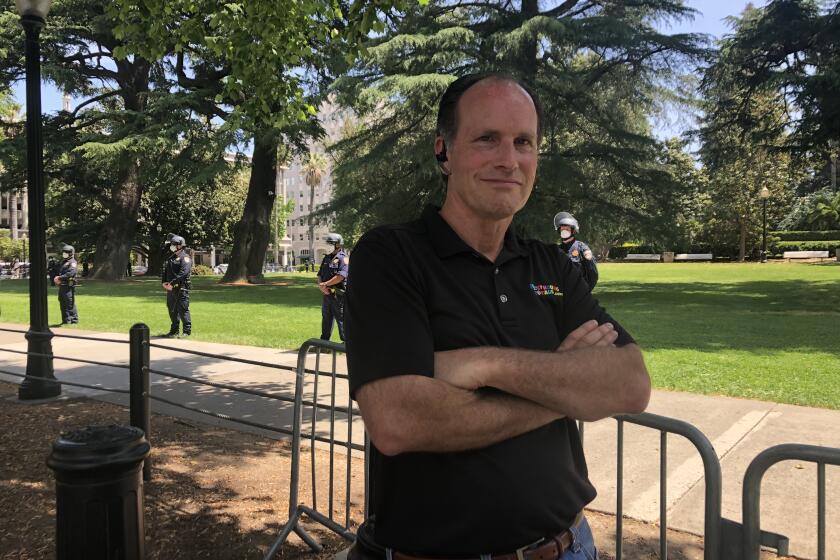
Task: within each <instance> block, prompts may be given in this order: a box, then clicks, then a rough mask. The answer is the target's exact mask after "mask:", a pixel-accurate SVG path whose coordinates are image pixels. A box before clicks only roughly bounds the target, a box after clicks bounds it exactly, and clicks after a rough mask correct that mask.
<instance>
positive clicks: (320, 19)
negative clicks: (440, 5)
mask: <svg viewBox="0 0 840 560" xmlns="http://www.w3.org/2000/svg"><path fill="white" fill-rule="evenodd" d="M402 4H403V2H400V1H377V2H365V1H361V0H354V1H351V2H339V1H337V0H304V1H296V2H272V1H267V0H254V1H250V0H249V1H247V2H246V1H244V0H240V1H229V2H225V3H223V4H220V3H218V2H216V1H215V0H144V1H138V0H117V1H115V2H110V3H107V4H106V12H107V13H108V14H109V15H110V16H111V17H113V18H114V20H116V21H117V22H118V23H117V25H116V29H115V35H116V37H117V38H119V39H120V40H124V41H126V43H127V44H126V45H121V46H119V47H118V48H117V49H116V51H115V55H116V56H117V57H119V58H122V59H125V58H127V57H129V55H131V54H133V53H140V54H142V55H143V56H145V57H147V58H149V59H150V60H157V59H160V58H163V57H165V56H168V55H171V54H173V53H174V54H175V55H176V56H183V55H184V54H186V56H187V57H189V58H192V59H193V60H192V64H191V66H193V67H194V69H195V70H196V72H197V74H202V75H205V76H206V75H209V74H213V75H215V76H216V79H215V80H214V81H216V82H218V83H217V84H213V85H212V86H211V87H212V89H213V90H214V91H215V92H216V94H215V98H214V99H213V102H214V103H218V104H224V105H227V106H228V107H230V108H231V111H232V112H231V114H230V115H228V116H227V120H228V123H229V126H231V127H232V128H239V127H242V128H245V129H247V130H250V131H252V132H253V131H256V130H259V129H263V128H265V127H266V125H268V126H273V127H275V128H278V129H282V128H284V127H287V126H289V125H294V124H295V123H298V122H300V121H306V120H309V119H310V118H311V117H312V116H313V115H315V113H316V105H315V104H313V102H312V100H311V99H309V96H308V93H307V90H308V89H309V86H308V84H307V82H306V79H307V75H306V74H307V73H306V72H301V69H314V70H315V73H316V75H317V73H318V72H323V73H329V72H330V71H335V70H336V69H340V68H342V67H344V66H346V64H347V60H350V61H352V60H353V59H354V58H355V56H356V55H357V53H358V52H359V45H360V42H361V40H362V39H363V38H364V37H366V36H367V35H368V34H369V33H371V32H379V31H381V29H382V25H381V23H380V22H379V17H380V14H381V13H382V12H383V11H388V10H389V9H390V8H391V7H392V6H399V5H402ZM181 60H182V61H183V58H182V59H181ZM188 65H189V64H188ZM202 67H204V68H202ZM182 69H183V66H182ZM208 69H209V70H210V71H209V72H204V71H205V70H208Z"/></svg>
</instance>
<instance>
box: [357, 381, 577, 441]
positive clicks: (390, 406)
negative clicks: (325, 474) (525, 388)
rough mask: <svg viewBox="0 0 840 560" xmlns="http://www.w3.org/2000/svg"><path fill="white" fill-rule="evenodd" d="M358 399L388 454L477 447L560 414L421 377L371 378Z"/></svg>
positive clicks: (373, 435) (369, 426)
mask: <svg viewBox="0 0 840 560" xmlns="http://www.w3.org/2000/svg"><path fill="white" fill-rule="evenodd" d="M356 399H357V401H358V403H359V408H360V409H361V411H362V416H363V418H364V420H365V425H366V427H367V429H368V433H369V434H370V436H371V439H372V440H373V442H374V444H375V445H376V447H377V449H379V450H380V451H381V452H382V453H384V454H386V455H396V454H398V453H406V452H412V451H415V452H416V451H427V452H447V451H463V450H467V449H478V448H482V447H487V446H489V445H493V444H494V443H498V442H500V441H504V440H506V439H510V438H512V437H515V436H517V435H520V434H523V433H525V432H529V431H531V430H534V429H536V428H539V427H541V426H544V425H545V424H548V423H549V422H551V421H553V420H556V419H558V418H561V417H562V416H561V415H559V414H557V413H554V412H552V411H550V410H548V409H546V408H545V407H543V406H540V405H538V404H536V403H533V402H530V401H528V400H525V399H522V398H519V397H515V396H512V395H505V394H498V393H493V394H484V393H480V392H478V393H477V392H474V391H467V390H464V389H459V388H457V387H454V386H452V385H449V384H448V383H445V382H442V381H439V380H436V379H432V378H428V377H423V376H419V375H401V376H397V377H391V378H387V379H381V380H378V381H374V382H371V383H369V384H367V385H365V386H363V387H361V388H360V389H359V390H358V391H357V395H356Z"/></svg>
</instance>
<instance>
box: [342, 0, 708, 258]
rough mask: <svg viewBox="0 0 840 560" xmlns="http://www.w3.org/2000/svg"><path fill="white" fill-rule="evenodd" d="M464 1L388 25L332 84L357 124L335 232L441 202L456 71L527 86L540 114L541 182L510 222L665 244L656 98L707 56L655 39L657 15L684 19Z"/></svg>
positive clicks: (668, 182)
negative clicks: (442, 121)
mask: <svg viewBox="0 0 840 560" xmlns="http://www.w3.org/2000/svg"><path fill="white" fill-rule="evenodd" d="M543 4H546V5H544V6H542V8H541V6H540V3H538V2H521V3H509V2H490V3H485V4H464V5H462V4H458V3H452V2H444V1H431V2H429V5H428V6H427V7H419V6H412V7H410V8H408V9H406V10H405V11H404V13H403V14H402V17H399V18H393V19H389V20H388V21H387V26H386V29H385V30H384V32H383V33H382V34H380V35H377V36H375V37H374V38H372V39H371V41H370V43H369V44H368V45H367V49H366V54H365V56H364V57H363V59H362V61H361V62H360V63H359V64H357V65H356V67H354V69H353V71H351V72H350V73H349V74H348V75H347V76H345V77H343V78H341V79H340V80H338V81H337V83H336V85H335V87H334V90H335V91H336V95H337V100H338V102H339V103H340V104H342V105H343V106H345V107H350V108H352V109H353V110H354V111H355V112H356V114H357V115H359V119H360V121H359V123H358V124H357V125H356V126H355V127H353V128H351V129H350V130H348V131H347V132H348V134H347V135H346V137H345V138H344V139H343V140H342V141H341V142H339V143H337V144H336V145H335V146H334V148H333V153H334V155H335V157H336V161H337V167H336V168H335V169H334V170H333V177H334V184H335V188H334V195H335V196H334V203H333V207H332V208H333V209H334V210H335V211H336V222H337V225H338V229H339V230H340V231H342V232H345V233H347V236H348V238H349V239H350V240H352V239H353V238H355V237H356V236H357V235H358V233H359V232H360V231H364V230H366V229H369V228H370V227H372V226H375V225H378V224H381V223H389V222H390V223H393V222H398V221H403V220H406V219H410V218H412V217H414V216H416V214H417V211H418V209H419V208H420V207H422V206H423V205H424V204H426V203H437V204H440V203H441V202H442V200H443V194H444V187H443V185H442V184H441V181H440V179H439V177H440V172H439V170H438V168H437V166H436V164H435V161H434V158H433V157H432V144H433V141H434V134H433V131H434V127H435V122H434V121H435V116H436V110H437V102H438V99H439V97H440V95H441V94H442V92H443V91H444V89H445V88H446V87H447V86H448V84H449V83H451V82H452V81H453V80H454V79H455V78H456V77H457V76H460V75H464V74H467V73H470V72H476V71H484V70H501V71H506V72H509V73H511V74H513V75H515V76H518V77H520V78H522V79H523V80H524V81H525V82H526V83H528V84H529V85H531V86H532V87H533V88H534V90H535V91H536V92H537V94H538V95H539V97H540V98H541V100H542V102H543V105H544V109H545V122H544V123H543V124H544V126H543V128H544V133H545V134H544V139H543V143H542V145H541V147H540V148H541V160H540V166H539V176H538V178H537V183H536V184H537V188H536V189H535V191H534V193H533V194H532V196H531V200H530V202H529V204H528V205H527V206H526V207H525V208H524V209H523V211H522V212H520V213H519V214H518V215H517V218H516V222H515V225H516V228H517V229H518V231H520V232H521V233H523V234H524V235H527V236H534V237H540V238H543V239H554V237H555V235H556V234H555V232H554V231H553V228H552V225H551V215H553V213H554V212H556V211H558V210H561V209H562V210H568V211H571V212H573V213H574V214H575V215H576V217H577V218H578V220H579V221H580V222H581V224H582V225H583V227H584V229H585V231H586V232H587V234H586V235H588V236H590V237H598V238H599V239H598V240H596V241H597V242H598V243H599V244H606V245H609V244H611V243H615V242H620V241H623V240H625V239H628V238H631V239H632V238H638V237H639V236H640V234H646V235H649V236H650V237H652V238H660V237H666V236H668V235H669V231H668V230H670V229H671V228H672V224H673V222H674V215H675V213H676V212H677V211H678V210H677V206H678V202H679V200H680V199H681V193H682V192H684V191H685V190H690V189H691V188H692V186H691V185H687V184H684V183H683V182H681V181H680V180H678V176H679V174H680V173H681V171H682V169H681V168H680V169H678V168H679V167H680V166H679V164H678V163H676V162H673V165H670V164H664V165H663V162H664V161H665V160H667V159H668V156H669V154H668V153H667V152H668V150H667V148H665V146H663V145H661V144H659V143H658V142H657V141H655V140H654V139H653V138H652V136H651V134H650V128H651V127H650V125H649V123H648V121H647V117H648V115H650V114H651V113H652V112H653V111H654V110H655V109H656V107H657V103H659V102H660V101H661V100H662V97H660V92H661V91H662V89H663V88H666V87H667V86H668V85H669V84H671V83H672V81H673V80H676V79H677V78H678V77H679V75H678V73H679V69H681V68H684V66H683V65H684V64H685V63H686V62H687V61H690V60H696V58H697V57H700V56H702V55H704V54H705V51H704V49H703V48H702V44H701V39H700V37H698V36H694V35H677V36H667V35H663V34H660V33H658V32H656V30H655V29H654V26H653V21H654V20H663V19H665V20H667V19H679V18H686V17H690V15H691V11H690V10H689V9H687V8H685V7H683V6H681V5H679V4H676V3H672V2H665V1H656V0H652V1H646V2H642V3H638V4H627V3H623V2H622V3H619V2H599V3H584V2H574V1H573V2H564V3H562V4H555V5H552V6H548V5H547V4H548V3H543Z"/></svg>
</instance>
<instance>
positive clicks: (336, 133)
mask: <svg viewBox="0 0 840 560" xmlns="http://www.w3.org/2000/svg"><path fill="white" fill-rule="evenodd" d="M319 116H320V118H321V125H322V126H323V127H324V131H325V132H326V138H327V140H326V141H327V142H328V143H329V142H335V141H337V140H339V139H340V138H341V134H342V129H343V127H344V125H345V122H347V119H348V118H349V116H348V114H347V113H346V112H345V111H341V110H339V109H338V108H337V107H335V106H334V105H331V104H329V103H326V104H324V105H323V106H322V107H321V111H320V115H319ZM310 150H311V151H312V152H314V153H317V154H320V155H322V156H323V157H324V161H325V162H326V164H325V169H324V170H323V173H322V175H321V183H320V184H319V185H317V186H315V197H314V204H310V196H311V194H312V193H311V187H310V186H309V185H307V184H306V179H305V176H304V173H303V166H304V163H305V160H302V159H296V160H295V161H293V162H292V163H291V164H290V165H289V167H288V169H285V170H284V171H283V173H282V175H283V177H282V183H283V190H284V195H283V196H284V199H285V200H293V201H294V203H295V206H294V210H293V211H292V213H291V214H290V215H289V216H288V219H287V220H286V239H284V240H283V241H281V242H280V248H281V252H283V250H285V253H286V260H285V261H284V262H283V264H301V263H302V262H304V261H307V260H309V259H310V257H312V260H313V261H314V262H315V264H316V265H317V264H319V263H320V262H321V259H322V258H324V255H325V254H326V253H329V252H331V251H332V247H331V246H329V245H327V243H326V241H325V238H326V236H327V234H328V233H330V232H332V231H334V229H333V226H334V222H333V219H332V217H327V218H324V217H319V218H314V220H315V228H314V239H313V243H312V248H313V250H314V253H315V254H314V255H310V254H309V221H308V219H309V214H310V213H311V212H313V211H317V210H318V209H319V208H321V207H322V206H324V205H325V204H328V203H329V202H331V201H332V197H333V181H332V160H331V158H330V157H329V156H328V155H327V154H326V149H325V146H324V145H323V144H320V143H319V144H312V145H310ZM278 190H279V189H278Z"/></svg>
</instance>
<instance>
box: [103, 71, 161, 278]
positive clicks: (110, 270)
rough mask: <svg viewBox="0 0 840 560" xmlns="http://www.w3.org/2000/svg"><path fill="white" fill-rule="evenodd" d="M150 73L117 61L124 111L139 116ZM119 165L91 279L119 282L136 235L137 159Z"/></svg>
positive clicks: (127, 156) (139, 193)
mask: <svg viewBox="0 0 840 560" xmlns="http://www.w3.org/2000/svg"><path fill="white" fill-rule="evenodd" d="M150 70H151V64H150V63H149V62H148V61H147V60H145V59H143V58H141V57H134V59H133V60H131V61H129V60H122V61H119V62H117V72H118V74H119V77H120V78H119V82H120V86H121V87H122V93H121V97H122V99H123V103H124V105H125V109H126V111H133V112H135V113H137V114H142V113H143V111H144V110H145V108H146V93H147V92H148V90H149V72H150ZM138 122H142V119H140V118H138ZM138 126H140V127H142V126H143V125H142V124H138ZM137 132H138V133H139V132H140V131H139V130H138V131H137ZM119 165H120V169H119V171H118V175H117V176H118V178H119V179H118V181H117V184H116V185H114V187H113V189H112V190H111V200H110V208H109V210H108V217H107V218H105V223H104V224H103V226H102V230H101V231H100V232H99V238H98V239H97V240H96V255H95V257H94V262H93V265H94V268H93V278H96V279H99V280H121V279H122V278H124V277H125V271H126V267H127V265H128V257H129V255H130V254H131V247H132V246H133V245H134V236H135V234H136V233H137V217H138V214H139V211H140V199H141V198H142V196H143V185H142V184H141V181H140V161H139V160H138V158H137V156H135V155H133V154H131V153H128V154H125V155H124V156H123V157H121V158H120V164H119Z"/></svg>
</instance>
